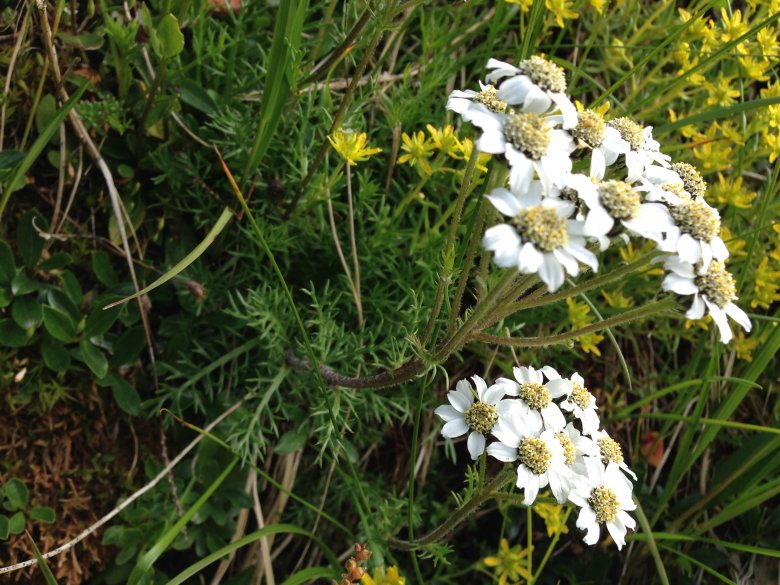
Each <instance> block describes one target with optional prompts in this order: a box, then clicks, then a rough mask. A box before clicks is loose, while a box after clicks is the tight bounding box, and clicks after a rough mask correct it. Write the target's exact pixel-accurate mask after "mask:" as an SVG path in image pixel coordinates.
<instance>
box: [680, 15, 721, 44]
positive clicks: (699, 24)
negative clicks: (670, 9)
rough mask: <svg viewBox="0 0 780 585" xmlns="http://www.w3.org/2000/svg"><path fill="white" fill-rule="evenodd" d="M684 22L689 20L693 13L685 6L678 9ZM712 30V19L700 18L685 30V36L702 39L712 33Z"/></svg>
mask: <svg viewBox="0 0 780 585" xmlns="http://www.w3.org/2000/svg"><path fill="white" fill-rule="evenodd" d="M677 12H678V14H679V15H680V20H681V21H682V22H688V21H689V20H690V19H691V16H692V14H691V13H690V12H688V11H687V10H685V9H684V8H678V9H677ZM711 30H712V20H711V19H709V18H707V19H704V18H698V19H696V21H695V22H694V23H693V24H692V25H691V26H689V27H688V28H687V29H686V30H685V36H686V37H689V38H691V39H693V40H702V39H704V38H706V37H707V36H708V35H710V31H711Z"/></svg>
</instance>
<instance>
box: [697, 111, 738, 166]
mask: <svg viewBox="0 0 780 585" xmlns="http://www.w3.org/2000/svg"><path fill="white" fill-rule="evenodd" d="M697 139H698V143H699V144H698V145H697V146H695V147H694V148H693V156H695V157H696V158H697V159H698V160H699V161H701V164H700V165H699V171H700V172H701V173H702V174H703V175H706V174H707V173H710V172H712V171H722V170H725V169H728V168H729V167H730V166H731V163H732V161H733V159H734V155H733V150H734V149H733V148H732V146H731V145H730V144H729V141H727V140H726V139H725V137H723V136H722V132H721V127H720V125H719V124H717V123H714V124H711V125H710V127H709V128H708V129H707V133H706V134H703V135H700V136H697Z"/></svg>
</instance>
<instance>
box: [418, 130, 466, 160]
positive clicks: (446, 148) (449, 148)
mask: <svg viewBox="0 0 780 585" xmlns="http://www.w3.org/2000/svg"><path fill="white" fill-rule="evenodd" d="M425 127H426V128H427V129H428V134H430V135H431V141H432V142H433V146H434V148H437V149H438V150H440V151H442V152H443V153H444V154H446V155H447V156H450V157H453V158H457V157H456V156H455V155H456V154H457V153H458V150H459V149H460V144H459V141H458V135H457V134H456V133H455V128H454V127H453V126H452V124H448V125H447V126H445V127H444V130H439V129H438V128H434V127H433V126H431V125H430V124H426V125H425Z"/></svg>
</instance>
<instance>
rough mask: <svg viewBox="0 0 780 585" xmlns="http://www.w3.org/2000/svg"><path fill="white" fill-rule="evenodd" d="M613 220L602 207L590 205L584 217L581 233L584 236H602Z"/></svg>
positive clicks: (608, 229)
mask: <svg viewBox="0 0 780 585" xmlns="http://www.w3.org/2000/svg"><path fill="white" fill-rule="evenodd" d="M614 225H615V220H614V219H612V217H611V216H610V215H609V213H607V210H606V209H604V208H603V207H601V206H600V205H599V206H596V207H592V208H591V209H590V211H589V212H588V216H587V217H586V218H585V229H584V230H583V233H584V234H585V235H586V236H596V237H598V236H603V235H606V234H608V233H609V232H610V230H611V229H612V226H614Z"/></svg>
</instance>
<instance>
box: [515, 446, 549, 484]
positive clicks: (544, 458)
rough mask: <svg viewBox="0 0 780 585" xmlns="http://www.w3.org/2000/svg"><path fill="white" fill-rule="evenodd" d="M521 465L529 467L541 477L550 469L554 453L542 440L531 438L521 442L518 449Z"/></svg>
mask: <svg viewBox="0 0 780 585" xmlns="http://www.w3.org/2000/svg"><path fill="white" fill-rule="evenodd" d="M517 450H518V455H519V457H518V458H519V459H520V463H522V464H523V465H525V466H526V467H528V469H530V470H531V471H533V472H534V473H535V474H536V475H541V474H543V473H544V472H545V471H547V469H548V468H549V467H550V460H551V459H552V453H550V450H549V449H548V448H547V445H546V444H545V442H544V441H543V440H542V439H538V438H536V437H529V438H527V439H523V440H522V441H521V442H520V446H519V447H518V448H517Z"/></svg>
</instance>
